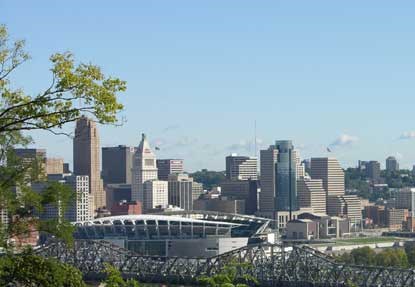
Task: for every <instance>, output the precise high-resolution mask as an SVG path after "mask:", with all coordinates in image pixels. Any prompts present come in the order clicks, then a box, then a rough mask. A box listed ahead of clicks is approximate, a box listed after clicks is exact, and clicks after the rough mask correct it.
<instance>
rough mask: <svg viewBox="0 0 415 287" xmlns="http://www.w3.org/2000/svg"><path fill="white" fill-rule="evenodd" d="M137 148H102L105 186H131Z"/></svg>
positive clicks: (122, 146)
mask: <svg viewBox="0 0 415 287" xmlns="http://www.w3.org/2000/svg"><path fill="white" fill-rule="evenodd" d="M134 152H135V148H133V147H129V146H125V145H119V146H115V147H103V148H102V179H103V180H104V184H105V185H107V184H114V183H121V184H131V169H132V167H133V157H134Z"/></svg>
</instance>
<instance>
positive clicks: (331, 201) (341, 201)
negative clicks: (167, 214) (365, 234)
mask: <svg viewBox="0 0 415 287" xmlns="http://www.w3.org/2000/svg"><path fill="white" fill-rule="evenodd" d="M327 202H328V204H327V206H328V209H327V214H328V215H330V216H340V217H344V216H346V217H347V218H349V219H350V220H351V222H352V223H359V222H361V220H362V206H361V203H360V198H359V197H358V196H356V195H337V196H329V197H328V198H327Z"/></svg>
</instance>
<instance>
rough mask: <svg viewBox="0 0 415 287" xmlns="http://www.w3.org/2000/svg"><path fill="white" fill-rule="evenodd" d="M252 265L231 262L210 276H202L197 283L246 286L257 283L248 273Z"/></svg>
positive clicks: (214, 285) (228, 286) (233, 286)
mask: <svg viewBox="0 0 415 287" xmlns="http://www.w3.org/2000/svg"><path fill="white" fill-rule="evenodd" d="M251 269H252V266H251V265H250V264H247V263H231V264H229V265H227V266H225V267H224V268H223V270H222V271H221V272H220V273H217V274H214V275H212V276H202V277H200V278H199V280H198V281H199V283H200V284H201V285H202V286H208V287H247V286H256V285H258V284H259V283H258V280H257V279H256V278H255V277H253V276H251V275H249V271H250V270H251Z"/></svg>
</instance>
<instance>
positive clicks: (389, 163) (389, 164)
mask: <svg viewBox="0 0 415 287" xmlns="http://www.w3.org/2000/svg"><path fill="white" fill-rule="evenodd" d="M386 170H387V171H398V170H399V163H398V160H397V159H396V158H395V157H394V156H389V157H388V158H387V159H386Z"/></svg>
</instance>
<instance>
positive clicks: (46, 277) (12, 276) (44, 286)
mask: <svg viewBox="0 0 415 287" xmlns="http://www.w3.org/2000/svg"><path fill="white" fill-rule="evenodd" d="M0 286H34V287H56V286H60V287H84V286H86V285H85V283H84V282H83V280H82V274H81V272H80V271H79V270H78V269H76V268H75V267H72V266H71V265H68V264H64V263H61V262H58V261H57V260H54V259H45V258H43V257H40V256H36V255H35V254H33V251H32V250H30V249H28V250H25V251H24V252H23V253H22V254H20V255H19V256H16V255H14V254H12V253H8V254H6V255H3V256H1V257H0Z"/></svg>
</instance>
